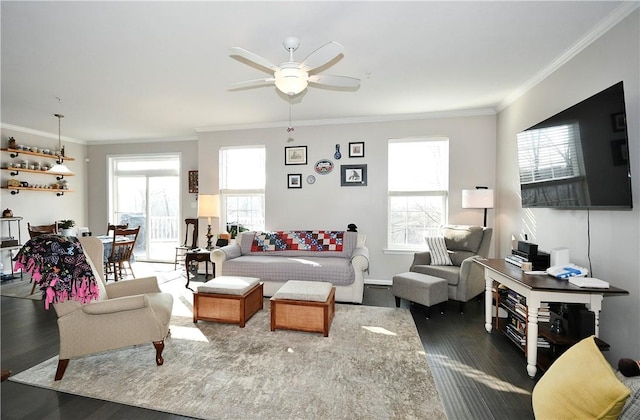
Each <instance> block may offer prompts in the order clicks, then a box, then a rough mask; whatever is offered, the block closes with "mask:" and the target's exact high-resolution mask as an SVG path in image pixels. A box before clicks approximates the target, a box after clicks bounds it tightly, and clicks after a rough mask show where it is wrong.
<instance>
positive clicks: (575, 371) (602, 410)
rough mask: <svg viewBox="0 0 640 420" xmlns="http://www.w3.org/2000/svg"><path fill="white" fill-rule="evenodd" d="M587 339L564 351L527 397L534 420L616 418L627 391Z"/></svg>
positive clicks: (592, 338)
mask: <svg viewBox="0 0 640 420" xmlns="http://www.w3.org/2000/svg"><path fill="white" fill-rule="evenodd" d="M594 338H595V337H594V336H591V337H587V338H585V339H583V340H582V341H580V342H578V343H577V344H574V345H573V346H572V347H571V348H569V350H567V351H566V352H564V353H563V354H562V356H560V357H559V358H558V359H557V360H556V361H555V362H554V363H553V364H552V365H551V367H550V368H549V370H548V371H547V372H546V373H545V374H544V375H543V376H542V378H540V380H539V381H538V383H537V384H536V386H535V388H534V389H533V394H532V396H531V402H532V405H533V413H534V414H535V417H536V418H537V419H552V418H567V419H569V418H572V419H617V418H618V415H619V414H620V411H621V410H622V407H624V404H625V401H626V400H627V398H628V397H629V394H630V392H629V389H627V387H625V386H624V385H623V384H622V382H620V380H618V378H616V375H615V372H614V371H613V369H612V368H611V366H610V365H609V363H608V362H607V360H606V359H605V358H604V356H603V355H602V353H601V352H600V349H598V346H597V345H596V343H595V339H594Z"/></svg>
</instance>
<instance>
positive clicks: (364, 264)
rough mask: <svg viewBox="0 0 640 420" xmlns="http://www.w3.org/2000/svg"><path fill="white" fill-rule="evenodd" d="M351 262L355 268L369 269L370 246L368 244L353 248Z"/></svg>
mask: <svg viewBox="0 0 640 420" xmlns="http://www.w3.org/2000/svg"><path fill="white" fill-rule="evenodd" d="M351 264H353V268H354V269H356V270H360V271H368V270H369V248H367V247H366V246H363V247H358V248H354V249H353V253H352V254H351Z"/></svg>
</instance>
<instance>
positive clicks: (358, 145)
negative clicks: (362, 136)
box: [349, 141, 364, 158]
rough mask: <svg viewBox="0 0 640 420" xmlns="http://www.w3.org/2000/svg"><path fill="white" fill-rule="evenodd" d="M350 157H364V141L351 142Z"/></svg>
mask: <svg viewBox="0 0 640 420" xmlns="http://www.w3.org/2000/svg"><path fill="white" fill-rule="evenodd" d="M349 157H350V158H354V157H364V142H363V141H358V142H351V143H349Z"/></svg>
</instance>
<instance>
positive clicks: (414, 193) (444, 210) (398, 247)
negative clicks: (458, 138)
mask: <svg viewBox="0 0 640 420" xmlns="http://www.w3.org/2000/svg"><path fill="white" fill-rule="evenodd" d="M433 141H437V142H444V143H446V166H445V168H444V172H445V173H443V174H442V175H443V176H444V177H445V179H444V181H443V183H444V184H445V185H444V187H445V188H436V189H429V190H426V189H425V190H423V189H419V190H416V189H415V188H412V189H397V190H392V189H391V188H392V187H391V186H389V185H390V183H388V184H387V185H388V188H387V249H386V250H388V251H400V252H413V251H417V250H423V249H425V248H426V243H425V242H424V241H420V242H419V243H407V242H404V243H398V242H395V243H394V242H393V213H392V200H393V199H394V198H398V197H406V198H407V199H408V200H410V199H412V198H414V199H415V198H418V199H419V198H420V197H424V198H425V200H428V199H429V198H433V197H436V198H439V199H440V206H441V214H440V216H441V217H440V220H438V222H437V225H434V227H433V229H425V230H424V231H423V234H422V235H421V236H432V235H436V234H438V232H439V228H440V226H441V225H443V224H446V223H447V220H448V213H449V212H448V205H449V161H448V160H449V138H447V137H420V138H400V139H389V141H388V147H391V145H392V144H393V143H425V142H433ZM390 158H391V157H390V156H388V159H390ZM420 169H421V168H415V170H416V172H419V171H420ZM389 171H391V168H389ZM389 175H390V173H389ZM405 229H409V225H408V224H407V225H405Z"/></svg>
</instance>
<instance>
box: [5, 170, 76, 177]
mask: <svg viewBox="0 0 640 420" xmlns="http://www.w3.org/2000/svg"><path fill="white" fill-rule="evenodd" d="M2 170H3V171H11V176H16V175H18V174H19V173H20V172H29V173H32V174H41V175H56V176H61V177H65V176H74V175H75V174H74V173H67V174H63V173H62V172H51V171H39V170H37V169H24V168H2Z"/></svg>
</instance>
